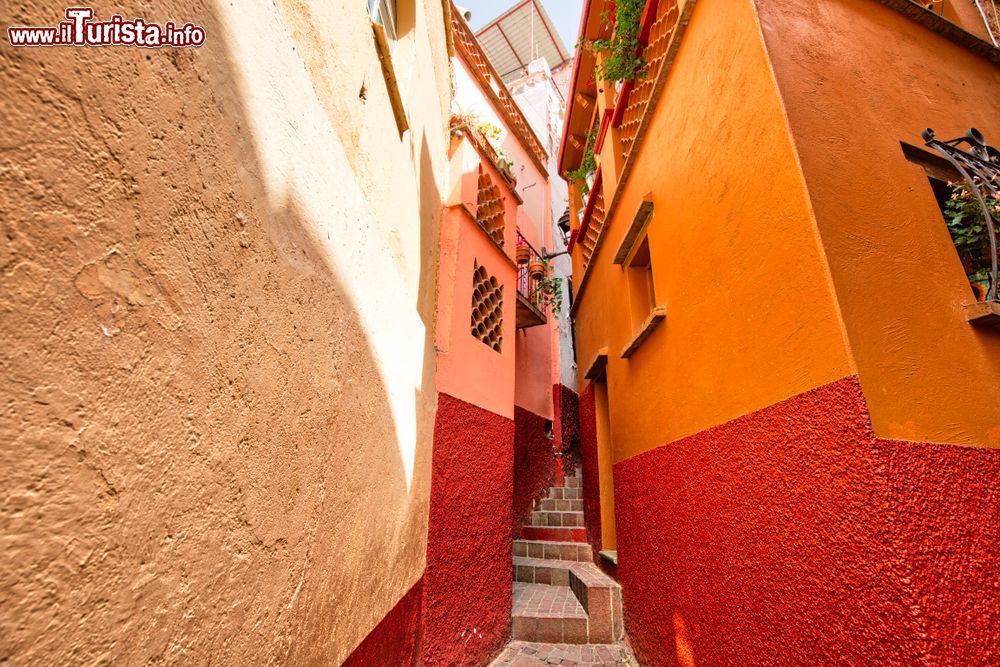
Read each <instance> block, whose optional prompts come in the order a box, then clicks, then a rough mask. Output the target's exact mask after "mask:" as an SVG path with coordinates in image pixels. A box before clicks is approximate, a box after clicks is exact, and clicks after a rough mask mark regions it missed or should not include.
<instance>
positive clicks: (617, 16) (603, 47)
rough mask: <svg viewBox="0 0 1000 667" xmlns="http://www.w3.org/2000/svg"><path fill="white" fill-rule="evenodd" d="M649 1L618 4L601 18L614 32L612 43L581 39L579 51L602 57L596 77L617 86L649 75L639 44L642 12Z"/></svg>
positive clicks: (618, 0)
mask: <svg viewBox="0 0 1000 667" xmlns="http://www.w3.org/2000/svg"><path fill="white" fill-rule="evenodd" d="M645 7H646V0H616V2H614V3H612V5H611V9H610V10H608V11H605V12H604V13H603V14H601V21H602V23H603V25H604V27H605V28H606V29H608V30H609V31H611V37H610V39H593V40H587V39H584V38H581V39H580V42H579V43H578V44H577V46H578V47H582V48H586V49H589V50H590V51H591V52H593V53H601V54H603V55H604V58H603V60H602V62H601V64H600V65H598V67H597V69H596V70H595V74H596V75H597V76H598V77H600V78H602V79H604V80H605V81H609V82H611V83H614V82H615V81H634V80H635V79H638V78H641V77H644V76H645V75H646V59H645V58H643V56H642V44H641V43H640V42H639V31H640V30H641V27H642V26H641V25H640V22H641V20H642V10H643V9H644V8H645Z"/></svg>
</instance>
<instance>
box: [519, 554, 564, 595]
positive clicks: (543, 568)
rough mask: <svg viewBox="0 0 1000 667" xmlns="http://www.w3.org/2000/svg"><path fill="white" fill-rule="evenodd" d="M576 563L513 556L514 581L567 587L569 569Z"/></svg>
mask: <svg viewBox="0 0 1000 667" xmlns="http://www.w3.org/2000/svg"><path fill="white" fill-rule="evenodd" d="M577 562H578V561H574V560H554V559H551V558H549V559H546V558H525V557H522V556H514V581H519V582H521V583H522V584H547V585H549V586H567V587H568V586H569V568H570V567H572V566H573V565H574V564H576V563H577Z"/></svg>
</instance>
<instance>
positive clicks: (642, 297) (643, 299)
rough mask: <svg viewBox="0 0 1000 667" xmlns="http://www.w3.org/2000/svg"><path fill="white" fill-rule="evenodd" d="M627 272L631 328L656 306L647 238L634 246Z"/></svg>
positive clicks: (640, 322)
mask: <svg viewBox="0 0 1000 667" xmlns="http://www.w3.org/2000/svg"><path fill="white" fill-rule="evenodd" d="M626 271H627V274H628V296H629V305H630V307H631V310H632V328H636V327H638V326H640V325H641V324H642V323H643V322H645V321H646V318H647V317H649V313H650V312H651V311H652V310H653V309H654V308H656V291H655V289H654V288H653V265H652V263H651V262H650V261H649V240H648V239H643V240H642V243H640V244H639V247H638V248H636V251H635V254H634V255H633V256H632V261H631V262H629V264H628V269H626Z"/></svg>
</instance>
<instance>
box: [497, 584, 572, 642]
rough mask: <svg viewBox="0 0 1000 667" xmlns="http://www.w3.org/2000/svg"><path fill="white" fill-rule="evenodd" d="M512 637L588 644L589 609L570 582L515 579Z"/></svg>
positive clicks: (534, 640) (535, 640)
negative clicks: (560, 583) (554, 582)
mask: <svg viewBox="0 0 1000 667" xmlns="http://www.w3.org/2000/svg"><path fill="white" fill-rule="evenodd" d="M510 616H511V626H510V631H511V639H519V640H522V641H529V642H548V643H553V644H586V643H588V637H589V634H588V632H587V613H586V612H585V611H584V609H583V606H581V605H580V601H579V600H577V598H576V596H575V595H574V594H573V591H572V590H571V589H570V588H569V587H567V586H546V585H545V584H523V583H520V582H514V600H513V606H512V611H511V615H510Z"/></svg>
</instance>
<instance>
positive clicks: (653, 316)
mask: <svg viewBox="0 0 1000 667" xmlns="http://www.w3.org/2000/svg"><path fill="white" fill-rule="evenodd" d="M625 279H626V280H627V282H628V303H629V310H630V311H631V315H632V317H631V321H632V334H633V335H632V340H631V341H630V342H629V344H628V345H626V346H625V349H624V350H622V359H628V358H630V357H631V356H632V355H633V354H635V352H636V350H638V349H639V346H640V345H642V344H643V342H644V341H645V340H646V339H647V338H649V336H650V335H651V334H652V333H653V331H655V330H656V328H657V327H658V326H660V322H662V321H663V320H664V318H665V317H666V316H667V311H666V309H665V308H664V307H663V306H657V305H656V290H655V289H654V287H653V263H652V261H651V260H650V255H649V238H648V237H644V238H643V239H642V241H640V242H639V244H638V245H637V246H636V247H635V252H633V253H632V258H631V259H630V260H628V263H627V264H626V265H625Z"/></svg>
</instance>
